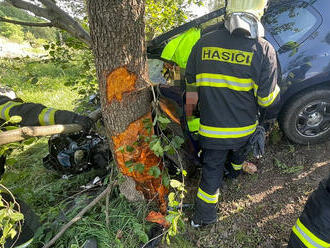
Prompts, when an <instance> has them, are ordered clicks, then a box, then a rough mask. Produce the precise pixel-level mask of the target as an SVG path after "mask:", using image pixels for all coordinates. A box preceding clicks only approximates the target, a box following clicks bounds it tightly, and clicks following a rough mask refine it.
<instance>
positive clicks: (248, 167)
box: [243, 162, 258, 174]
mask: <svg viewBox="0 0 330 248" xmlns="http://www.w3.org/2000/svg"><path fill="white" fill-rule="evenodd" d="M243 171H244V172H246V173H248V174H254V173H256V172H257V171H258V168H257V166H256V165H255V164H253V163H250V162H244V164H243Z"/></svg>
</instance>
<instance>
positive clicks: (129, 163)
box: [125, 160, 133, 167]
mask: <svg viewBox="0 0 330 248" xmlns="http://www.w3.org/2000/svg"><path fill="white" fill-rule="evenodd" d="M125 165H126V166H127V167H131V166H132V165H133V161H132V160H129V161H125Z"/></svg>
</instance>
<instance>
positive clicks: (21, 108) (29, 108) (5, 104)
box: [0, 96, 93, 130]
mask: <svg viewBox="0 0 330 248" xmlns="http://www.w3.org/2000/svg"><path fill="white" fill-rule="evenodd" d="M12 116H20V117H21V118H22V121H21V122H20V123H19V125H20V126H47V125H55V124H79V125H81V126H82V127H83V128H84V130H88V129H90V128H91V126H92V124H93V121H92V120H91V119H90V118H88V117H87V116H82V115H78V114H76V113H74V112H71V111H66V110H57V109H54V108H48V107H46V106H44V105H42V104H38V103H24V102H22V101H16V100H12V99H10V98H8V97H6V96H0V119H2V120H4V121H8V120H10V118H11V117H12Z"/></svg>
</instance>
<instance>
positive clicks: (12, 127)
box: [5, 126, 18, 131]
mask: <svg viewBox="0 0 330 248" xmlns="http://www.w3.org/2000/svg"><path fill="white" fill-rule="evenodd" d="M17 128H18V127H16V126H5V129H6V130H7V131H10V130H15V129H17Z"/></svg>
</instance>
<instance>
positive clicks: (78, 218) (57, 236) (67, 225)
mask: <svg viewBox="0 0 330 248" xmlns="http://www.w3.org/2000/svg"><path fill="white" fill-rule="evenodd" d="M116 184H117V181H114V182H113V183H109V185H108V187H107V188H106V189H105V190H104V191H103V192H102V193H101V194H100V195H99V196H97V197H96V198H95V199H94V200H93V201H92V202H90V203H89V204H88V205H87V206H86V207H85V208H84V209H83V210H81V211H80V212H79V213H78V214H77V215H76V216H75V217H74V218H73V219H72V220H70V221H69V222H68V223H67V224H65V225H64V226H63V227H62V228H61V230H60V231H59V233H58V234H56V235H55V237H54V238H52V239H51V240H50V241H49V242H48V243H47V244H45V245H44V246H43V248H49V247H51V246H52V245H53V244H55V242H56V241H57V240H58V239H59V238H60V237H61V236H62V235H63V234H64V232H65V231H66V230H67V229H68V228H69V227H71V226H72V225H73V224H74V223H76V222H77V221H78V220H80V219H81V218H82V217H83V215H84V214H85V213H86V212H87V211H89V210H90V209H91V208H92V207H94V206H95V205H96V204H97V203H98V202H99V201H100V200H101V199H102V198H103V197H105V196H106V195H107V194H108V192H110V191H111V190H112V187H113V186H114V185H116Z"/></svg>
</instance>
